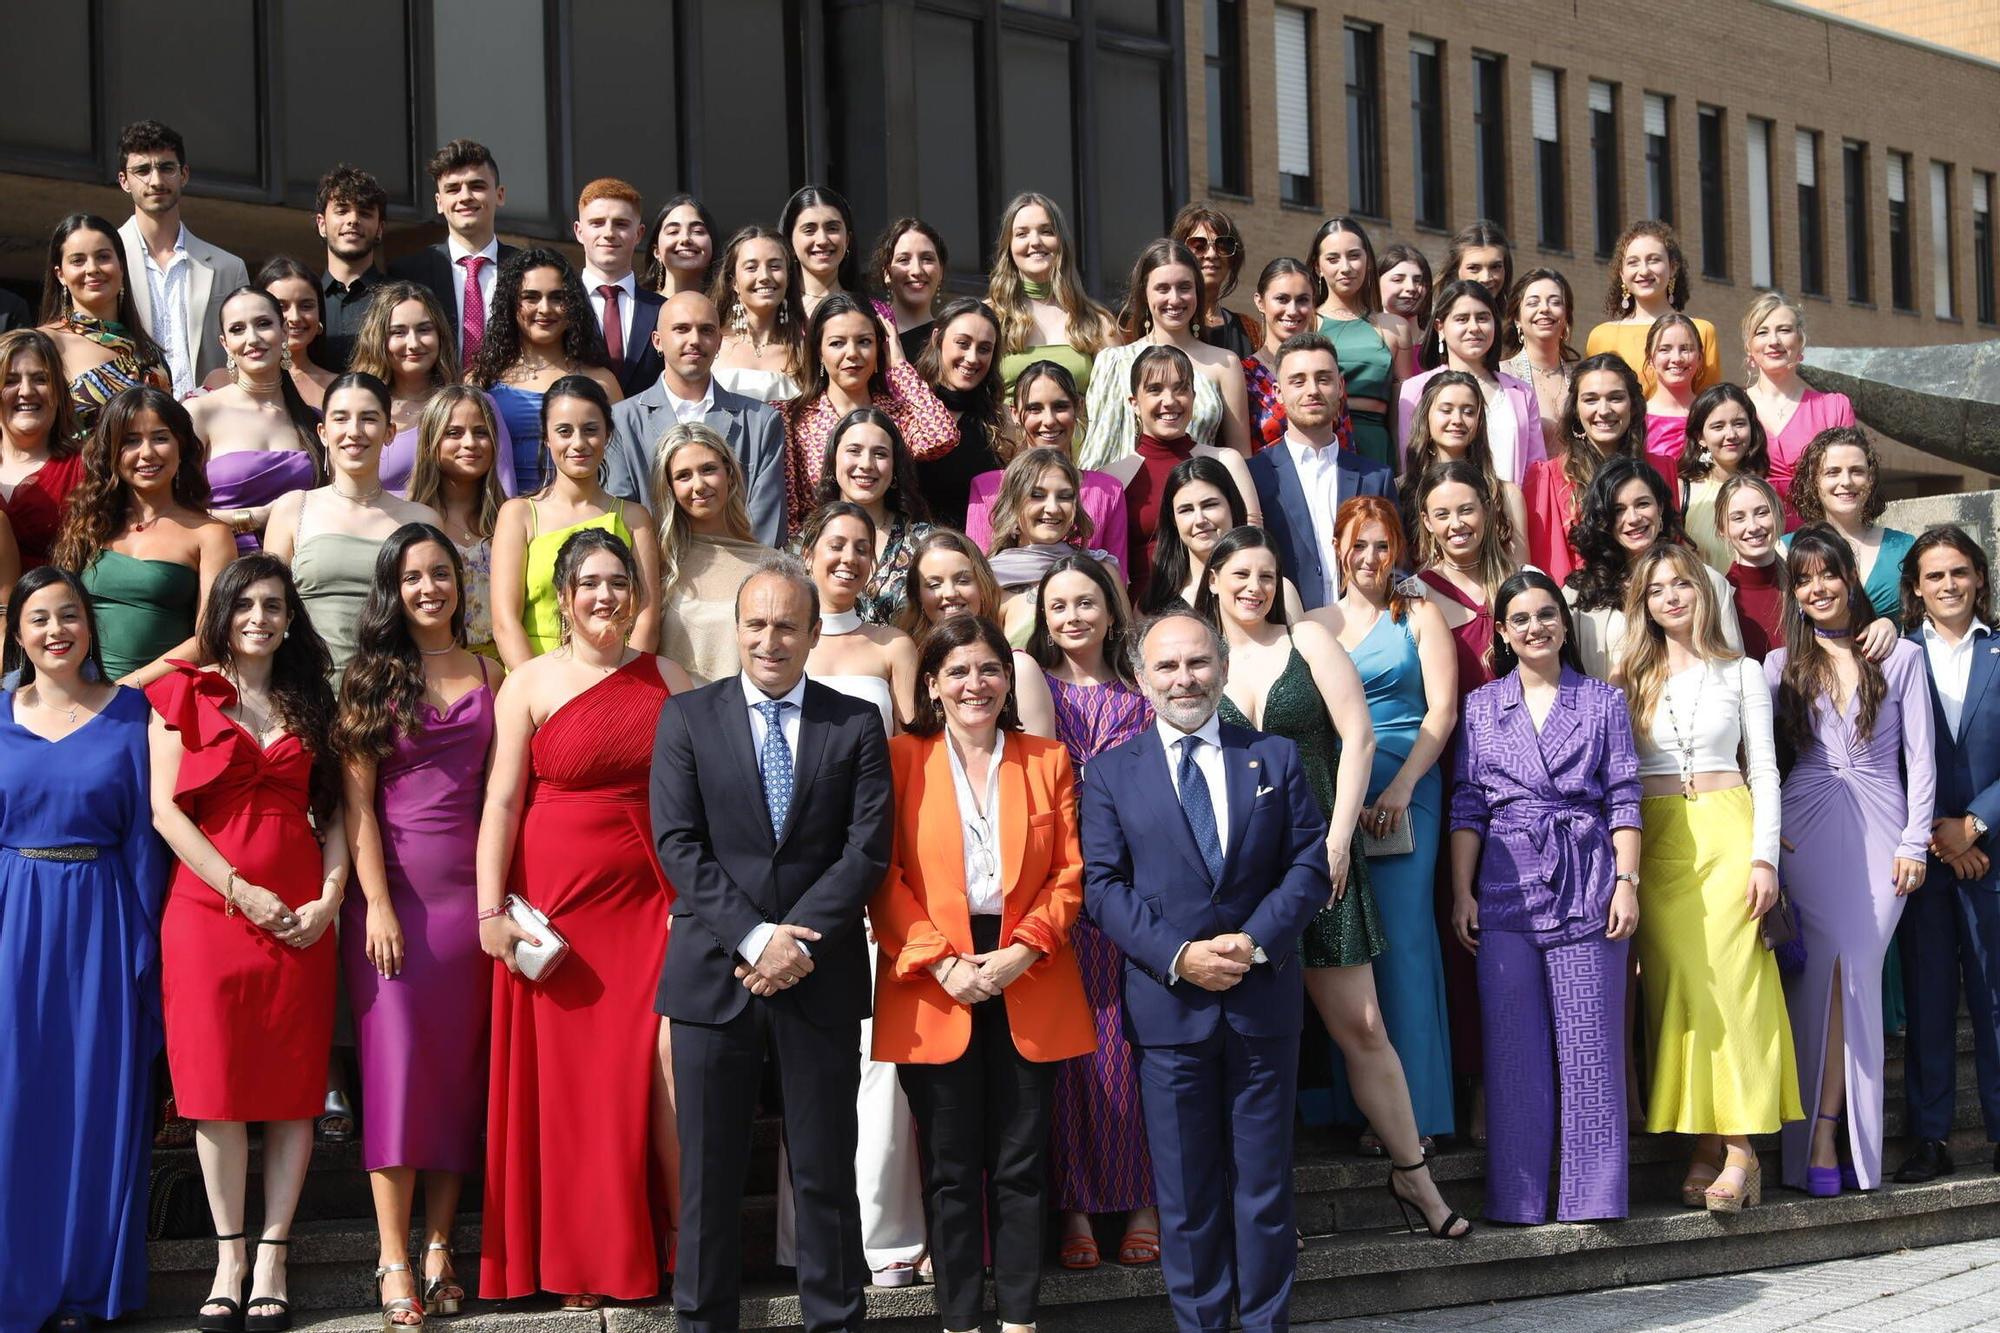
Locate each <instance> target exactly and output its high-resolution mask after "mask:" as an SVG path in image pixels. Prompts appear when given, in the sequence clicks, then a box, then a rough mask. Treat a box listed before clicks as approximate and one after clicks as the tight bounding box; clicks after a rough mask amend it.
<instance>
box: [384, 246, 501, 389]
mask: <svg viewBox="0 0 2000 1333" xmlns="http://www.w3.org/2000/svg"><path fill="white" fill-rule="evenodd" d="M518 249H520V247H519V246H515V245H509V244H507V242H505V241H502V242H500V248H499V250H498V251H497V252H496V254H497V258H496V259H495V261H494V270H493V272H494V276H495V279H496V280H497V279H498V277H499V272H500V269H499V265H501V264H504V263H506V262H507V260H508V259H509V258H510V257H511V256H512V255H513V254H514V252H515V251H516V250H518ZM389 276H391V277H394V278H402V279H404V280H405V281H407V282H414V283H416V284H417V285H418V286H420V287H428V288H430V290H431V295H432V296H435V297H436V298H437V301H438V305H439V306H440V307H442V308H443V310H444V317H445V318H446V319H448V320H450V321H451V344H452V346H453V347H455V348H456V349H457V350H458V358H459V360H460V361H461V362H463V361H464V360H465V331H464V329H463V328H462V327H460V324H459V318H458V293H459V289H460V288H462V287H463V286H464V285H465V270H464V269H462V268H458V267H457V266H455V265H454V264H453V263H452V262H451V243H450V242H449V241H439V242H438V243H437V244H435V245H427V246H425V247H424V248H423V249H421V250H416V251H413V252H411V253H410V254H407V255H404V256H403V257H402V258H401V259H398V260H397V261H396V262H395V263H393V264H391V265H389ZM493 290H494V292H495V294H496V295H497V294H498V292H499V290H500V289H499V287H498V286H495V287H494V289H493ZM486 318H487V320H488V321H489V322H491V320H492V319H493V312H492V311H491V310H489V311H487V312H486Z"/></svg>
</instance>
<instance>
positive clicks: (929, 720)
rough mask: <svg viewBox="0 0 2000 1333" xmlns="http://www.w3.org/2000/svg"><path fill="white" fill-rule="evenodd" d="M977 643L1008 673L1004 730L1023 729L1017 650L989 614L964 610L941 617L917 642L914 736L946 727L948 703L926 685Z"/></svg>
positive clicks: (1002, 709) (910, 728) (1002, 707)
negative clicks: (960, 652)
mask: <svg viewBox="0 0 2000 1333" xmlns="http://www.w3.org/2000/svg"><path fill="white" fill-rule="evenodd" d="M974 644H985V645H986V647H987V648H988V650H990V651H991V652H992V653H993V655H994V656H995V657H998V658H999V659H1000V666H1001V669H1002V670H1004V671H1005V672H1006V673H1007V702H1006V703H1004V704H1002V705H1000V730H1002V731H1019V730H1020V729H1021V707H1020V701H1019V700H1018V699H1016V698H1015V697H1014V696H1015V693H1016V691H1015V688H1014V650H1013V649H1012V648H1010V647H1009V646H1008V645H1007V636H1006V635H1005V634H1002V633H1001V632H1000V627H999V626H998V625H996V624H994V623H993V622H992V621H990V620H988V619H987V618H986V617H985V616H968V615H965V614H963V613H961V614H959V615H955V616H946V617H945V618H944V619H943V620H940V621H939V622H938V623H937V624H936V625H934V626H932V627H931V628H930V629H929V630H928V631H926V632H925V634H924V637H923V639H922V640H921V641H919V642H918V644H917V684H918V686H919V688H918V691H917V695H918V697H917V715H916V716H915V717H913V718H911V719H910V725H909V726H908V727H907V728H906V730H908V731H909V732H910V733H911V734H912V735H916V736H935V735H937V734H938V733H939V732H941V731H943V730H944V703H943V702H942V701H941V700H939V699H936V698H934V697H932V695H931V693H930V691H929V690H928V689H925V688H922V687H923V686H925V685H928V684H929V682H930V681H931V680H932V679H933V678H934V677H936V675H937V674H938V672H940V671H942V670H944V660H945V659H946V658H947V657H950V656H951V655H952V654H953V653H954V652H956V651H957V650H958V649H960V648H970V647H971V646H972V645H974Z"/></svg>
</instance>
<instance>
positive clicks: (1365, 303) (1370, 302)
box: [1306, 217, 1382, 315]
mask: <svg viewBox="0 0 2000 1333" xmlns="http://www.w3.org/2000/svg"><path fill="white" fill-rule="evenodd" d="M1337 231H1351V232H1353V233H1354V234H1355V236H1356V237H1358V238H1359V239H1360V241H1361V253H1362V254H1363V255H1366V256H1367V258H1368V272H1367V273H1366V274H1365V275H1363V277H1362V279H1361V308H1362V310H1363V311H1365V312H1366V313H1368V314H1371V315H1373V314H1376V313H1378V312H1380V311H1381V309H1382V266H1381V265H1380V264H1379V263H1377V262H1376V260H1375V242H1373V241H1371V240H1369V239H1368V229H1367V228H1366V227H1364V226H1362V225H1361V224H1360V223H1359V222H1356V221H1355V220H1354V219H1353V218H1350V217H1337V218H1328V219H1327V220H1326V221H1324V222H1322V223H1320V224H1319V230H1318V231H1316V232H1314V233H1313V238H1312V244H1311V245H1308V246H1307V247H1306V268H1307V270H1308V271H1309V272H1310V273H1311V274H1312V285H1313V304H1314V305H1315V306H1322V305H1325V304H1326V297H1327V290H1326V278H1325V276H1324V275H1322V274H1321V273H1320V271H1319V248H1320V246H1322V245H1324V244H1326V238H1327V237H1329V236H1331V235H1333V234H1334V233H1335V232H1337Z"/></svg>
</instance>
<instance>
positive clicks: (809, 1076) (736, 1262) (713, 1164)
mask: <svg viewBox="0 0 2000 1333" xmlns="http://www.w3.org/2000/svg"><path fill="white" fill-rule="evenodd" d="M673 1045H674V1093H675V1111H676V1116H675V1119H676V1122H677V1124H678V1126H679V1129H680V1136H681V1231H680V1240H679V1247H678V1250H677V1252H676V1255H675V1262H674V1268H675V1272H674V1312H675V1313H676V1314H677V1315H679V1317H680V1326H681V1328H683V1329H686V1330H689V1331H690V1333H694V1331H695V1330H711V1329H715V1330H726V1329H734V1328H736V1327H737V1323H738V1307H737V1300H738V1295H739V1293H740V1289H741V1284H742V1274H743V1186H744V1177H745V1174H746V1173H747V1172H748V1170H749V1167H750V1125H751V1121H752V1119H753V1118H754V1117H755V1115H756V1111H757V1090H758V1085H759V1083H760V1082H761V1081H762V1077H763V1069H764V1053H765V1049H766V1047H767V1046H768V1047H769V1048H770V1050H771V1051H772V1053H773V1054H774V1055H775V1056H776V1057H777V1062H778V1080H779V1084H780V1086H781V1087H782V1088H783V1089H784V1098H785V1140H786V1143H787V1145H788V1146H789V1147H790V1149H791V1164H792V1199H793V1203H794V1204H795V1205H796V1207H797V1216H798V1236H799V1239H798V1276H799V1307H800V1311H801V1313H802V1314H803V1315H804V1316H805V1320H804V1322H805V1326H806V1328H807V1329H808V1330H813V1331H814V1333H817V1331H818V1330H828V1329H856V1328H860V1327H861V1322H862V1318H863V1316H864V1315H865V1314H866V1312H867V1301H866V1298H865V1295H864V1289H865V1288H866V1286H867V1284H868V1261H867V1259H866V1258H865V1257H864V1255H863V1253H862V1249H861V1204H860V1200H859V1197H858V1196H857V1195H856V1193H855V1188H854V1143H855V1139H856V1137H857V1133H858V1131H857V1126H856V1120H855V1109H854V1099H855V1095H856V1094H857V1093H858V1092H859V1091H860V1087H861V1063H860V1061H858V1060H856V1059H855V1058H854V1053H855V1051H857V1050H858V1049H860V1046H861V1024H860V1022H859V1021H858V1020H857V1021H854V1022H848V1023H832V1024H827V1025H824V1026H822V1025H820V1024H817V1023H812V1022H808V1021H807V1020H806V1019H804V1018H802V1017H800V1016H799V1015H798V1014H796V1013H794V1012H793V1011H792V1010H790V1009H786V1008H778V1007H774V1006H772V1005H770V1004H767V1003H765V1002H764V1001H762V1000H754V999H753V1000H752V1001H751V1002H750V1003H749V1005H748V1006H747V1007H746V1008H745V1009H744V1010H743V1012H742V1013H740V1014H738V1015H737V1016H736V1017H735V1018H734V1019H732V1020H731V1021H729V1022H727V1023H723V1024H720V1025H711V1024H707V1023H685V1022H682V1021H681V1020H679V1019H675V1020H674V1023H673Z"/></svg>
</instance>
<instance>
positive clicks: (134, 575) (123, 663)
mask: <svg viewBox="0 0 2000 1333" xmlns="http://www.w3.org/2000/svg"><path fill="white" fill-rule="evenodd" d="M83 587H84V591H85V592H87V593H89V594H90V605H91V609H92V610H93V611H95V612H96V615H97V651H98V655H99V656H100V657H101V658H102V659H103V662H104V675H105V678H106V679H108V680H118V679H120V678H121V677H124V676H129V675H131V674H132V673H133V672H134V671H137V670H138V669H139V668H141V667H143V666H146V665H148V664H149V663H151V662H154V661H157V660H158V659H159V658H160V656H161V655H162V654H164V653H166V652H167V651H168V650H169V649H171V648H174V647H175V646H177V645H179V644H181V643H184V642H186V641H187V638H188V636H189V635H191V634H193V633H194V616H195V608H196V607H197V606H198V605H199V604H200V602H201V575H200V573H199V571H197V570H196V569H195V568H194V567H193V566H192V565H182V564H177V563H175V562H174V561H171V560H141V559H139V558H138V557H137V556H130V555H126V554H124V553H123V552H120V551H112V550H104V551H99V552H98V553H97V558H96V559H94V560H92V561H91V562H90V567H89V568H88V569H86V570H84V571H83Z"/></svg>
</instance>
